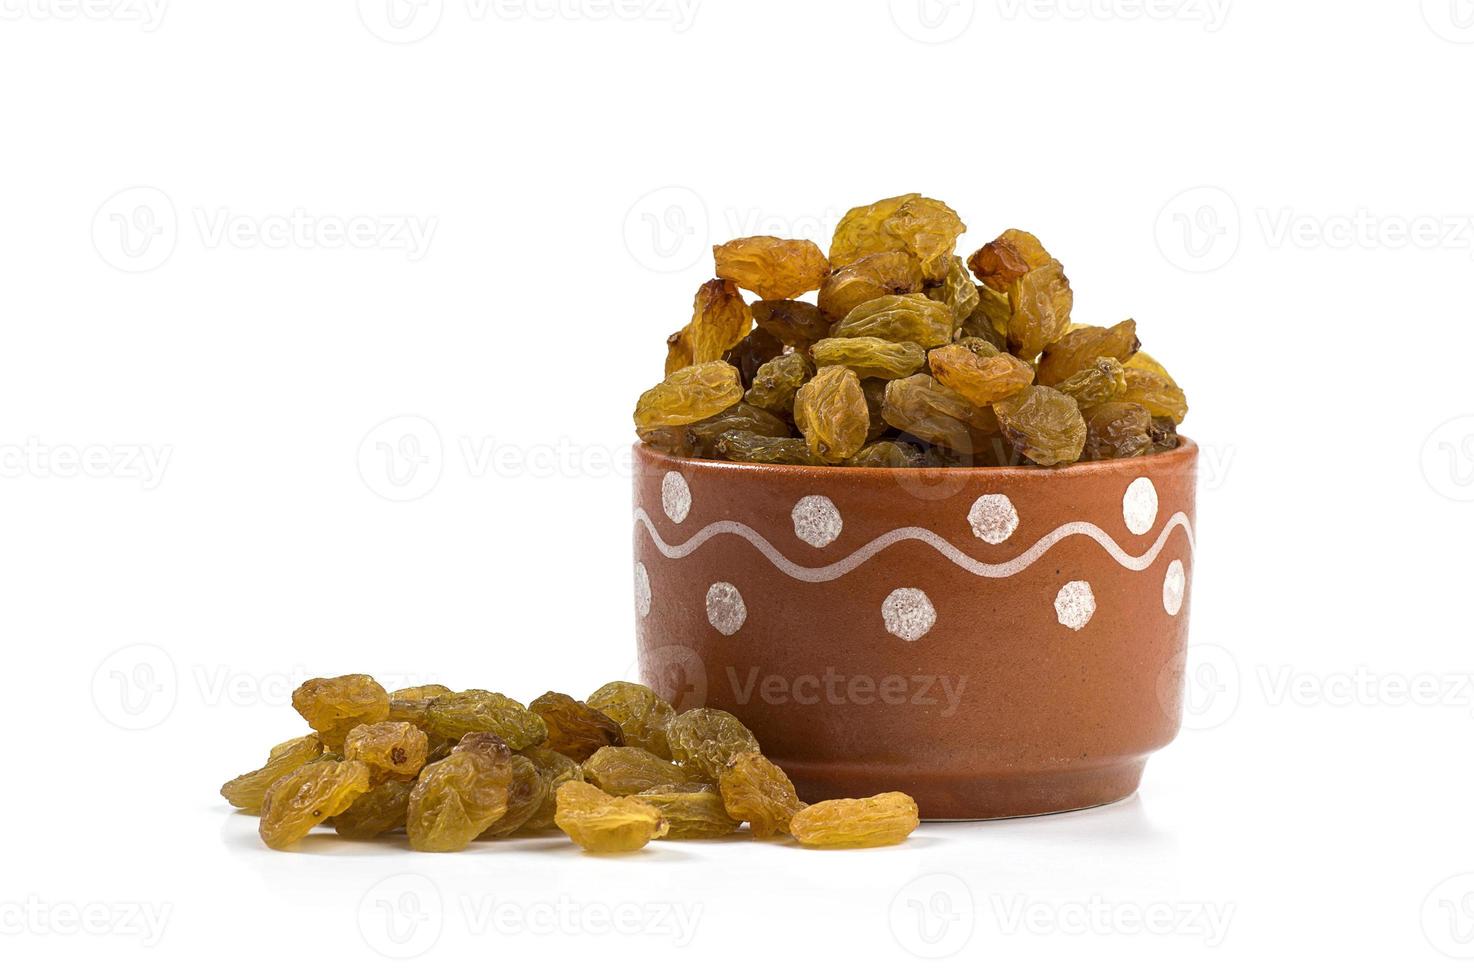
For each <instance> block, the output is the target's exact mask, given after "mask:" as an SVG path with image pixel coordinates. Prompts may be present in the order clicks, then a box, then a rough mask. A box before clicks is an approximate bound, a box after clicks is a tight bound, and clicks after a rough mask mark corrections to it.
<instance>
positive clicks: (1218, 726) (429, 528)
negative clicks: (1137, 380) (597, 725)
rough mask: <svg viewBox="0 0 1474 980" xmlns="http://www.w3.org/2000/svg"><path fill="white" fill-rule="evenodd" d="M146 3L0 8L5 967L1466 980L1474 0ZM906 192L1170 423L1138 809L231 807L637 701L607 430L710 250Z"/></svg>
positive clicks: (1473, 508) (626, 566)
mask: <svg viewBox="0 0 1474 980" xmlns="http://www.w3.org/2000/svg"><path fill="white" fill-rule="evenodd" d="M161 2H162V0H154V2H153V3H152V4H147V5H146V4H144V3H143V0H138V2H136V3H135V2H131V0H100V2H97V3H93V2H90V0H89V2H88V3H87V4H86V5H85V6H84V7H80V8H79V7H78V6H77V5H76V3H74V2H68V0H0V14H3V19H0V82H3V89H4V92H5V97H4V99H3V101H0V132H3V139H4V144H3V150H0V174H3V178H4V179H3V183H0V221H3V230H0V269H3V288H0V365H3V371H4V378H3V383H0V444H3V447H4V456H3V460H0V462H3V466H4V474H3V478H0V542H3V545H0V547H3V555H4V557H3V560H0V611H3V615H4V622H5V636H6V642H5V663H6V665H7V669H8V677H7V684H6V687H7V690H8V696H7V698H6V708H5V711H4V715H3V716H4V719H5V720H4V723H3V724H4V734H5V739H4V741H5V745H6V746H7V753H6V755H7V762H8V765H7V771H8V773H9V779H8V780H7V781H6V782H7V787H8V788H7V789H6V790H5V793H4V795H5V798H6V806H5V807H4V809H3V816H0V840H3V845H0V846H3V867H0V955H3V959H4V962H5V963H6V971H7V972H8V973H11V974H12V975H26V974H29V973H31V972H34V971H36V970H39V969H40V968H42V967H43V966H44V967H45V968H47V969H48V970H58V969H65V970H72V969H93V970H98V969H105V970H110V971H111V970H121V971H126V972H130V973H141V972H143V971H148V972H149V973H151V974H156V975H161V976H182V975H196V974H198V973H199V972H201V971H204V970H214V969H217V968H220V967H221V965H222V960H223V968H224V970H225V972H227V973H229V974H237V975H238V974H244V973H247V972H250V973H259V972H260V971H262V970H268V971H277V972H280V971H282V970H287V971H289V972H292V973H294V974H295V973H300V974H303V975H313V976H315V975H324V976H326V975H339V974H343V975H347V974H350V973H351V974H352V975H355V976H372V975H380V974H387V973H389V972H391V971H393V970H395V969H400V970H414V971H417V972H421V973H422V975H423V971H426V970H452V969H453V970H457V971H462V970H467V969H477V970H484V971H486V972H488V973H495V974H496V975H501V974H502V973H503V972H504V971H516V972H519V973H520V972H522V971H529V970H534V969H536V970H538V971H540V972H541V971H546V970H549V969H564V968H566V967H570V966H571V964H572V963H574V962H580V963H588V962H590V961H589V960H588V959H586V958H585V957H588V956H594V955H599V956H607V957H617V958H618V961H619V962H620V963H621V964H623V965H624V966H625V968H626V969H627V970H628V971H629V972H632V973H633V972H638V973H639V975H641V976H660V975H664V974H665V973H666V972H667V971H671V970H701V971H703V972H707V971H710V972H712V973H715V974H718V975H728V974H740V975H743V976H750V975H752V972H753V971H754V970H758V969H761V970H763V971H764V972H769V971H772V970H777V971H779V972H788V969H789V968H790V967H792V968H794V969H801V970H803V971H804V972H806V973H807V972H812V971H814V970H816V969H824V970H826V971H830V972H832V971H833V970H834V968H835V967H836V966H837V965H839V964H847V965H850V966H863V967H865V968H867V969H871V970H887V971H896V970H904V971H908V972H910V971H916V972H921V971H932V970H935V971H938V972H948V973H955V974H958V975H966V976H978V975H980V974H981V973H983V972H984V971H986V972H987V974H989V975H1017V974H1021V973H1025V974H1027V975H1040V974H1054V973H1060V972H1063V971H1065V970H1069V969H1081V970H1085V969H1089V970H1091V971H1092V972H1093V971H1096V970H1101V969H1128V968H1129V969H1131V970H1132V971H1133V972H1139V973H1140V974H1141V975H1144V976H1154V977H1155V976H1169V975H1174V976H1175V975H1180V974H1181V973H1182V972H1183V971H1185V970H1191V971H1192V973H1193V975H1194V976H1202V977H1228V976H1235V977H1237V976H1242V975H1243V974H1244V972H1245V971H1246V970H1249V969H1258V968H1263V967H1265V966H1269V967H1272V968H1277V969H1279V970H1281V971H1285V972H1288V971H1289V970H1292V969H1314V970H1316V971H1317V972H1327V971H1334V970H1339V969H1342V968H1347V967H1355V968H1359V969H1360V970H1362V971H1366V972H1369V973H1386V972H1390V971H1391V970H1393V969H1394V968H1398V969H1399V970H1400V971H1402V970H1405V971H1408V972H1413V973H1416V974H1417V975H1419V976H1429V977H1431V976H1456V975H1458V976H1464V975H1467V972H1466V971H1467V970H1468V968H1469V963H1468V962H1461V961H1460V960H1458V959H1456V957H1464V958H1465V959H1466V960H1467V959H1468V958H1469V957H1474V844H1471V837H1470V833H1469V816H1470V812H1471V809H1470V806H1471V803H1474V790H1471V781H1470V778H1469V776H1470V768H1469V745H1470V735H1471V731H1474V719H1471V716H1474V688H1471V686H1470V668H1469V653H1470V649H1469V618H1468V609H1469V576H1468V571H1467V568H1468V566H1467V557H1466V556H1467V555H1468V554H1469V553H1470V548H1471V546H1474V522H1471V518H1474V393H1471V386H1470V381H1469V377H1470V375H1469V371H1470V365H1471V363H1474V361H1471V354H1474V331H1471V329H1470V328H1471V326H1474V324H1471V321H1470V314H1469V309H1470V299H1471V285H1470V284H1471V282H1474V277H1471V269H1474V265H1471V262H1474V225H1471V215H1474V191H1471V186H1470V183H1469V168H1470V149H1471V142H1470V138H1469V129H1468V94H1469V90H1470V82H1471V75H1474V73H1471V68H1474V10H1471V9H1470V6H1469V3H1468V0H1428V2H1424V3H1421V4H1420V3H1419V2H1417V0H1408V2H1399V3H1388V2H1371V0H1360V2H1345V0H1318V2H1297V3H1293V4H1290V3H1284V2H1270V0H1259V2H1250V0H1233V2H1227V0H1217V2H1215V3H1209V2H1207V0H1203V2H1200V3H1178V2H1169V0H1150V2H1142V0H1092V2H1091V3H1090V4H1089V5H1088V6H1086V5H1085V3H1084V0H1061V3H1059V4H1052V3H1048V2H1042V0H1031V2H1028V3H1025V2H1023V0H1019V2H1014V0H979V2H977V3H976V4H974V3H971V2H965V0H952V2H951V3H950V4H946V3H938V2H934V0H926V2H920V3H919V2H918V0H898V2H895V3H887V2H885V0H866V2H837V0H834V2H827V3H819V2H813V3H799V2H795V0H743V2H741V3H738V2H735V0H702V2H700V3H699V4H697V3H695V0H687V3H686V4H684V5H678V4H676V3H675V2H674V0H671V2H664V0H628V2H627V3H621V4H619V5H617V6H611V5H610V4H609V3H608V2H607V0H558V3H557V4H556V5H555V4H554V0H504V2H502V3H493V4H490V5H488V4H486V3H481V2H477V0H444V3H443V4H442V3H441V2H439V0H420V9H417V8H415V7H413V6H409V7H401V8H395V9H398V11H399V12H400V13H401V14H403V13H405V12H406V11H407V12H408V14H410V15H415V14H417V15H418V16H409V17H408V18H407V19H402V20H399V21H391V20H390V19H389V17H388V14H389V12H390V10H391V8H390V7H389V6H388V4H387V0H365V2H364V3H361V4H358V8H359V9H357V10H356V9H355V4H354V3H353V2H352V0H342V2H335V3H304V2H301V0H291V2H289V0H257V2H254V3H250V4H245V3H238V4H224V3H206V2H203V0H194V2H184V0H173V2H169V3H167V4H164V5H163V6H160V3H161ZM396 25H397V26H396ZM406 42H407V43H406ZM912 190H916V191H921V192H923V193H926V194H929V195H933V196H936V197H940V198H942V199H944V200H946V201H948V202H949V203H951V204H952V205H953V206H954V207H956V208H957V209H958V210H959V211H960V212H961V213H962V214H963V216H964V218H965V219H966V220H967V221H968V222H969V224H970V226H971V229H972V230H971V231H969V233H968V235H967V236H966V237H965V239H964V242H963V246H964V248H965V249H966V250H968V251H970V250H971V249H973V248H975V247H976V246H977V245H979V244H981V243H982V242H984V241H986V240H987V239H989V238H991V237H993V235H995V234H996V233H997V232H998V231H1001V230H1002V229H1004V228H1006V227H1008V226H1011V225H1017V226H1022V227H1025V228H1029V229H1031V230H1033V231H1035V232H1037V233H1038V234H1039V235H1040V236H1041V237H1042V238H1043V240H1044V241H1045V242H1046V244H1047V245H1048V246H1049V247H1050V248H1051V249H1052V250H1053V251H1054V252H1055V254H1057V255H1059V256H1060V257H1061V258H1062V259H1063V260H1064V261H1065V263H1066V264H1067V267H1068V269H1069V273H1070V277H1071V279H1072V281H1073V283H1074V286H1075V291H1076V296H1077V304H1076V312H1077V315H1078V316H1079V317H1080V318H1081V319H1083V320H1086V321H1088V322H1114V320H1115V319H1119V318H1121V317H1124V316H1128V315H1130V316H1134V317H1135V318H1136V319H1137V320H1138V321H1139V324H1140V332H1141V335H1142V337H1143V338H1144V340H1145V343H1146V345H1147V347H1148V348H1149V349H1150V350H1151V351H1152V352H1153V353H1155V354H1156V355H1157V356H1158V357H1159V358H1161V359H1162V360H1163V361H1165V362H1166V363H1167V364H1168V366H1169V367H1170V368H1171V370H1172V371H1173V373H1174V374H1175V375H1176V376H1177V378H1178V380H1179V381H1181V382H1182V383H1183V384H1184V386H1185V387H1186V388H1187V389H1188V391H1189V394H1190V396H1191V398H1192V404H1193V411H1192V415H1191V417H1190V418H1189V420H1188V423H1187V425H1186V426H1185V427H1184V431H1186V432H1188V433H1190V434H1192V435H1193V436H1195V437H1196V438H1197V439H1198V440H1200V442H1201V443H1202V446H1203V452H1204V456H1203V459H1202V485H1201V489H1200V499H1199V542H1200V550H1199V553H1198V559H1197V570H1196V573H1195V576H1194V583H1193V584H1194V599H1193V607H1192V614H1193V628H1192V635H1193V651H1192V657H1193V662H1194V665H1195V667H1194V670H1193V672H1192V676H1191V677H1190V679H1189V680H1190V685H1191V686H1190V690H1189V696H1190V709H1189V714H1188V719H1187V729H1186V730H1185V731H1184V732H1183V734H1182V735H1181V737H1180V738H1179V739H1178V740H1177V742H1176V743H1175V744H1173V745H1172V746H1171V747H1169V748H1168V749H1167V750H1165V751H1163V752H1161V753H1160V754H1159V755H1158V756H1157V757H1156V758H1155V760H1154V761H1153V762H1152V763H1151V765H1150V766H1149V767H1148V770H1147V775H1146V780H1145V783H1144V785H1143V787H1142V790H1141V793H1140V795H1139V796H1138V797H1136V798H1133V799H1131V800H1129V801H1127V802H1125V803H1122V804H1118V805H1115V806H1112V807H1108V808H1104V809H1101V810H1097V811H1093V812H1084V813H1079V814H1073V815H1066V816H1059V817H1049V818H1041V819H1034V820H1021V821H1010V822H1002V823H985V824H971V825H945V824H943V825H925V826H923V827H922V828H921V829H920V830H919V831H918V832H917V833H916V835H915V836H914V837H913V839H912V840H911V842H909V843H908V844H907V845H905V846H904V847H899V848H893V849H889V850H886V851H882V852H869V853H858V854H834V853H812V852H803V851H800V850H798V849H796V848H793V847H781V846H760V845H757V844H753V843H745V842H732V843H721V844H686V845H683V844H667V843H661V844H659V845H657V846H652V847H651V848H649V849H647V851H646V852H643V853H641V854H640V855H638V856H635V857H633V858H626V859H618V860H609V859H596V858H585V857H582V856H580V855H578V854H577V853H576V852H575V851H574V850H573V849H572V848H571V847H570V846H568V845H567V844H566V843H565V844H560V843H559V842H558V841H557V840H555V839H547V840H539V841H532V842H524V843H511V844H507V845H505V846H497V847H495V848H485V847H483V848H479V849H478V850H476V851H474V852H468V853H465V854H460V855H420V854H413V853H410V852H408V851H406V850H402V849H395V848H384V847H371V846H356V845H346V844H341V843H339V842H337V841H335V840H334V839H333V838H331V837H329V838H326V839H324V840H322V841H313V842H311V843H310V844H309V846H306V847H304V848H303V849H302V851H301V852H299V853H285V854H284V853H273V852H270V851H267V850H266V849H265V848H263V847H261V846H260V845H259V842H258V841H257V840H256V837H255V828H254V825H253V823H252V821H251V820H250V819H248V818H244V817H237V816H233V815H232V814H230V813H229V812H227V808H226V807H225V806H224V804H223V803H222V802H221V801H220V800H219V798H218V797H217V796H216V787H217V786H218V785H219V784H220V782H221V781H222V780H223V779H224V778H226V777H228V776H230V775H233V774H235V773H236V772H238V771H241V770H243V769H246V768H250V767H253V766H255V765H257V764H259V761H260V758H261V756H262V754H263V751H264V748H265V746H267V745H269V744H271V743H274V742H276V741H278V740H280V739H283V738H286V737H289V736H291V735H294V734H296V733H297V731H298V730H299V729H300V728H301V725H300V723H299V721H298V720H296V719H295V717H294V715H293V713H292V711H291V708H290V707H289V704H288V695H289V692H290V689H291V688H292V687H293V686H294V685H295V684H296V683H297V682H298V681H300V680H301V679H303V678H305V677H307V676H312V675H318V674H329V675H330V674H337V673H341V672H347V671H356V670H368V671H371V672H373V673H375V674H378V675H380V676H381V677H384V678H385V679H386V680H387V681H388V682H390V683H391V684H395V683H403V682H407V681H420V680H425V681H444V682H446V683H448V684H451V685H453V686H459V687H468V686H486V687H493V688H496V689H499V690H503V691H506V692H508V693H510V694H513V695H516V696H520V697H523V698H530V697H532V696H535V695H536V694H538V693H540V692H542V691H543V690H546V689H548V688H554V689H560V690H566V691H569V692H571V693H573V694H575V695H578V696H582V695H584V694H586V693H587V692H589V691H590V690H592V689H593V688H594V687H595V686H597V685H598V684H599V683H601V682H603V681H604V680H606V679H609V678H612V677H619V676H632V672H633V658H634V647H633V622H632V620H633V611H632V604H631V601H630V555H629V548H630V518H629V506H630V505H629V488H628V448H627V447H628V444H629V442H630V441H631V438H630V437H631V432H630V422H629V412H630V409H631V407H632V402H633V399H634V397H635V395H636V393H637V392H638V391H639V390H640V389H642V388H644V387H646V386H647V385H648V384H650V383H652V382H653V381H654V380H656V379H657V377H658V375H659V373H660V367H661V362H662V357H663V346H662V343H661V342H662V340H663V338H664V337H665V335H666V334H667V333H669V332H670V331H672V330H674V329H676V328H677V327H679V326H681V325H682V324H683V323H684V322H685V320H686V318H687V316H688V314H689V309H690V305H689V304H690V296H691V292H692V291H693V290H694V288H695V286H696V284H697V283H699V282H700V281H701V280H702V279H705V278H707V277H708V276H709V275H710V267H709V264H708V263H709V252H708V251H707V250H708V247H709V245H710V244H712V243H713V242H720V241H724V240H726V239H728V238H732V237H736V236H739V235H745V234H754V233H759V232H767V233H774V234H779V235H792V236H796V237H814V238H815V239H817V240H818V241H820V242H821V243H822V244H827V242H828V235H829V232H830V230H831V229H832V225H833V223H834V221H835V220H836V219H837V217H838V216H839V214H840V213H842V212H843V210H844V209H845V208H847V207H849V206H851V205H854V204H859V203H865V202H868V201H871V200H874V199H876V198H878V197H882V196H887V195H892V194H897V193H901V192H904V191H912ZM350 224H351V225H352V226H353V229H354V235H355V237H354V239H353V240H352V241H350V242H346V243H345V242H344V241H343V231H342V229H343V228H344V227H345V226H347V225H350ZM410 227H413V228H416V229H418V231H419V233H420V237H419V238H417V239H415V238H410V237H408V236H407V234H406V233H405V232H404V231H403V229H405V228H410ZM283 229H285V230H286V232H287V234H286V235H285V237H283V236H282V235H281V234H280V233H281V232H282V231H283ZM381 445H387V446H388V447H390V448H389V450H388V452H389V455H385V450H383V449H382V448H380V447H381ZM390 464H393V469H392V470H391V469H390V468H389V467H390ZM410 497H412V498H414V499H404V498H410ZM396 875H410V876H411V877H408V878H402V877H394V876H396ZM1459 875H1463V876H1464V877H1462V878H1458V877H1455V876H1459ZM386 879H387V880H386ZM1449 879H1452V880H1449ZM918 910H920V911H918ZM390 913H393V915H392V916H391V914H390ZM610 919H613V920H615V921H616V922H617V923H618V927H617V928H616V927H614V926H612V925H610V923H609V921H608V920H610ZM390 926H392V928H390ZM405 953H420V954H421V958H420V959H417V960H413V961H411V962H409V963H408V964H407V965H399V964H397V963H396V962H395V960H394V959H393V957H394V956H396V955H402V954H405ZM941 954H951V955H950V956H945V957H944V956H942V955H941ZM575 958H576V959H575ZM560 963H561V964H562V965H563V966H561V967H560V966H559V964H560Z"/></svg>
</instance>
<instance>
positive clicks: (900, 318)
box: [834, 294, 953, 348]
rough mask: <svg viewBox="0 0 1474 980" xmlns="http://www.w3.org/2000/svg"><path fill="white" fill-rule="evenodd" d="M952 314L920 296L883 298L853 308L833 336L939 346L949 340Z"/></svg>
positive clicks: (941, 306)
mask: <svg viewBox="0 0 1474 980" xmlns="http://www.w3.org/2000/svg"><path fill="white" fill-rule="evenodd" d="M952 329H953V322H952V311H951V310H950V309H948V308H947V304H946V303H938V302H937V301H936V300H934V299H927V298H926V297H925V296H922V295H920V294H915V295H908V296H882V297H880V298H878V299H872V300H868V301H866V302H864V303H861V304H860V305H859V306H856V307H855V308H854V309H853V310H851V311H850V312H849V314H848V315H847V316H846V317H845V318H844V319H843V320H841V321H839V323H838V324H837V325H836V326H835V328H834V336H836V337H879V338H880V339H881V340H890V341H895V342H896V343H901V342H903V341H909V342H911V343H913V344H920V345H921V346H922V347H928V348H930V347H940V346H942V345H943V344H945V343H947V342H948V341H950V340H951V339H952Z"/></svg>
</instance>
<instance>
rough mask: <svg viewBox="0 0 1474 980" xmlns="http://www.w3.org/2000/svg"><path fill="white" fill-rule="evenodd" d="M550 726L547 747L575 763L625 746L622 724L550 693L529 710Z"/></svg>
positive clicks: (575, 702) (539, 699)
mask: <svg viewBox="0 0 1474 980" xmlns="http://www.w3.org/2000/svg"><path fill="white" fill-rule="evenodd" d="M527 707H528V710H530V711H532V712H533V713H534V714H536V715H537V716H538V717H539V718H541V719H542V720H543V724H545V725H546V726H547V729H548V737H547V741H546V742H545V743H544V744H545V745H546V746H547V747H548V748H550V749H552V750H553V751H554V752H561V753H563V754H564V755H566V756H568V758H570V759H572V760H573V761H575V762H582V761H584V760H585V759H587V758H588V757H589V756H591V755H593V754H594V753H595V752H597V751H598V750H599V749H602V748H603V747H604V746H606V745H623V744H624V733H623V732H621V731H620V729H619V724H618V723H617V722H615V721H614V720H613V719H612V718H610V717H609V716H608V715H606V714H604V713H603V712H602V711H600V710H598V709H597V708H591V707H589V706H588V705H586V704H584V703H583V702H582V701H578V700H575V699H574V698H571V697H569V696H568V695H566V694H559V693H557V692H555V691H549V692H548V693H546V694H544V695H542V696H541V697H538V698H535V699H534V700H533V701H532V703H531V704H529V705H528V706H527Z"/></svg>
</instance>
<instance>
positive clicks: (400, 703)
mask: <svg viewBox="0 0 1474 980" xmlns="http://www.w3.org/2000/svg"><path fill="white" fill-rule="evenodd" d="M453 693H454V692H453V691H451V689H450V688H448V687H446V686H445V685H444V684H421V685H420V686H418V687H402V688H400V689H399V690H397V691H390V692H389V717H388V718H387V719H386V720H388V721H407V722H409V723H410V724H411V725H416V726H418V727H420V728H424V727H425V713H426V712H427V711H428V710H429V708H430V701H431V699H432V698H438V697H440V696H441V695H443V694H453Z"/></svg>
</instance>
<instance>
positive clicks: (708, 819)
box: [630, 783, 741, 840]
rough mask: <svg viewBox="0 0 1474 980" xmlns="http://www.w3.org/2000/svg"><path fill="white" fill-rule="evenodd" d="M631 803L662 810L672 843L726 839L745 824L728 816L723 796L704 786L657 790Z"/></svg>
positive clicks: (650, 790) (642, 794)
mask: <svg viewBox="0 0 1474 980" xmlns="http://www.w3.org/2000/svg"><path fill="white" fill-rule="evenodd" d="M630 799H635V800H639V801H640V802H641V803H648V804H649V805H650V806H653V807H654V808H655V809H657V810H659V811H660V815H661V816H662V817H664V818H665V822H666V825H667V826H668V827H669V830H667V832H666V835H665V836H666V837H668V838H669V839H671V840H702V839H710V838H713V837H726V836H727V835H728V834H730V833H733V832H734V831H736V830H737V827H738V825H739V824H740V823H741V821H740V820H734V819H732V818H731V817H730V816H728V815H727V811H726V809H725V807H723V805H722V796H721V794H720V793H718V792H717V791H716V790H715V789H713V788H712V787H711V786H709V785H706V784H704V783H688V784H683V785H677V786H657V787H655V788H654V789H647V790H645V791H644V792H643V793H640V794H639V795H637V796H633V797H630Z"/></svg>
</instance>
